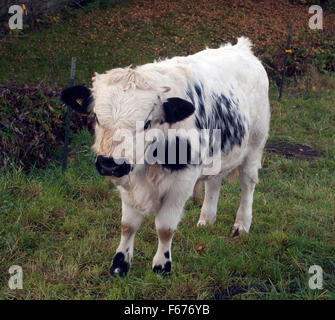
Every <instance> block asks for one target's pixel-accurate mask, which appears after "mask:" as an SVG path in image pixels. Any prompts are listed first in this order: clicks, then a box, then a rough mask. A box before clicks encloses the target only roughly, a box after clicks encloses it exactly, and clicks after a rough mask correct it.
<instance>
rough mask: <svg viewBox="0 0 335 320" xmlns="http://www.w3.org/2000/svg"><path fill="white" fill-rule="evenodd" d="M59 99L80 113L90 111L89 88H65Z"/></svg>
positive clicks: (90, 96) (90, 98)
mask: <svg viewBox="0 0 335 320" xmlns="http://www.w3.org/2000/svg"><path fill="white" fill-rule="evenodd" d="M60 98H61V100H62V101H63V102H64V103H65V104H66V105H68V106H70V107H71V108H72V109H74V110H76V111H77V112H79V113H82V114H89V113H90V110H89V109H90V104H91V102H92V95H91V90H90V89H88V88H86V87H84V86H74V87H70V88H66V89H64V90H63V91H62V93H61V97H60Z"/></svg>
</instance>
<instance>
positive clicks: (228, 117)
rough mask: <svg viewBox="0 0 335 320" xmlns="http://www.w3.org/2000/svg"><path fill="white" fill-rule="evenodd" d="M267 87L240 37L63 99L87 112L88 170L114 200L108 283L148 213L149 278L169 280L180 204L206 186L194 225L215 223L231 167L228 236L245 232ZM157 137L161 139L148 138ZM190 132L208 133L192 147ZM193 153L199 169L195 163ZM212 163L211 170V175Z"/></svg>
mask: <svg viewBox="0 0 335 320" xmlns="http://www.w3.org/2000/svg"><path fill="white" fill-rule="evenodd" d="M268 89H269V82H268V77H267V74H266V72H265V70H264V68H263V66H262V64H261V62H260V61H259V60H258V59H257V58H256V57H255V56H254V55H253V53H252V51H251V43H250V41H249V40H248V39H246V38H239V39H238V42H237V44H236V45H231V44H227V45H223V46H221V47H220V48H218V49H206V50H203V51H201V52H198V53H196V54H194V55H190V56H187V57H174V58H172V59H166V60H163V61H158V62H154V63H149V64H145V65H142V66H138V67H136V68H130V67H127V68H117V69H113V70H110V71H108V72H106V73H105V74H96V75H95V76H94V78H93V88H92V89H88V88H86V87H84V86H75V87H71V88H67V89H65V90H64V91H63V92H62V97H61V98H62V101H64V102H65V103H66V104H68V105H69V106H71V107H72V108H74V109H75V110H77V111H79V112H81V113H83V112H86V113H93V114H94V115H95V117H96V125H95V143H94V145H93V150H94V152H95V153H96V155H97V159H96V168H97V170H98V172H99V173H100V174H101V175H104V176H108V177H109V178H110V179H111V180H112V181H113V183H114V184H115V185H116V187H117V189H118V191H119V192H120V195H121V200H122V228H121V241H120V244H119V246H118V248H117V250H116V255H115V257H114V260H113V264H112V267H111V270H110V272H111V274H112V275H113V276H114V275H120V276H124V275H126V273H127V272H128V270H129V266H130V264H131V262H132V257H133V248H134V237H135V233H136V231H137V230H138V229H139V227H140V225H141V223H142V220H143V217H144V216H145V215H149V214H155V216H156V218H155V224H156V230H157V234H158V250H157V252H156V254H155V256H154V259H153V263H152V267H153V271H154V272H162V273H163V274H167V273H169V272H170V271H171V266H172V265H171V262H172V255H171V242H172V238H173V234H174V232H175V231H176V229H177V226H178V224H179V222H180V220H181V218H182V216H183V210H184V205H185V202H186V201H187V200H188V199H189V198H190V197H191V196H192V194H193V191H194V189H198V190H199V184H200V183H201V182H202V181H204V184H205V197H204V202H203V205H202V208H201V214H200V218H199V222H198V225H200V226H202V225H206V224H212V223H214V222H215V220H216V212H217V203H218V199H219V194H220V187H221V182H222V178H223V177H225V176H226V175H228V174H230V173H232V172H233V171H234V170H238V171H239V174H240V184H241V190H242V195H241V202H240V206H239V208H238V211H237V215H236V220H235V223H234V225H233V229H232V234H233V235H235V236H236V235H238V234H239V233H240V232H249V229H250V225H251V220H252V202H253V194H254V189H255V185H256V184H257V182H258V169H259V168H260V167H261V157H262V152H263V148H264V145H265V142H266V139H267V137H268V131H269V121H270V106H269V98H268ZM153 129H155V130H153ZM173 129H175V130H173ZM181 129H182V130H183V131H182V130H181ZM157 130H160V132H162V133H163V134H162V136H159V135H158V136H157V135H155V134H156V133H157ZM189 131H192V132H193V134H194V131H195V132H198V133H200V132H203V131H204V132H205V133H206V135H204V136H201V135H199V138H198V139H195V140H197V141H198V142H199V143H198V144H196V143H195V144H194V143H192V141H191V140H192V137H190V136H187V133H188V132H189ZM171 132H172V134H170V133H171ZM178 132H182V133H180V134H179V133H178ZM185 132H186V133H185ZM218 132H219V133H218ZM149 136H150V137H151V139H150V137H149ZM153 136H155V139H152V137H153ZM159 137H160V138H159ZM162 137H163V140H162ZM167 137H168V138H167ZM164 138H167V139H165V140H164ZM140 141H143V143H142V144H141V143H140ZM180 146H182V148H180V149H179V147H180ZM173 147H176V148H175V149H174V148H173ZM173 150H175V151H173ZM176 150H177V151H176ZM178 150H179V151H178ZM163 151H164V152H165V153H164V152H163ZM183 151H185V152H184V161H181V160H180V159H179V156H180V154H181V153H183ZM204 151H205V152H204ZM162 152H163V156H162ZM169 154H170V155H173V156H176V158H177V159H176V161H170V158H169V157H170V156H169ZM204 154H205V156H204ZM196 155H200V156H199V159H200V160H199V161H198V162H197V161H195V162H194V161H193V160H194V157H195V156H196ZM185 157H186V160H185ZM148 159H151V160H152V159H154V160H155V161H149V160H148ZM208 159H212V162H211V163H209V162H208V161H207V160H208ZM218 164H219V167H218ZM213 165H215V168H216V169H215V170H214V171H213V170H212V171H211V170H209V169H210V168H211V167H213Z"/></svg>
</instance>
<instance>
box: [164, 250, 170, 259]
mask: <svg viewBox="0 0 335 320" xmlns="http://www.w3.org/2000/svg"><path fill="white" fill-rule="evenodd" d="M164 257H165V258H166V259H170V252H169V251H166V252H165V253H164Z"/></svg>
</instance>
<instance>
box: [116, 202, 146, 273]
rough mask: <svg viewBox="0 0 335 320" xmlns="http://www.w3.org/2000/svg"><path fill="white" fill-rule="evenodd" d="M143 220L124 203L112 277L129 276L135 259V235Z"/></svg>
mask: <svg viewBox="0 0 335 320" xmlns="http://www.w3.org/2000/svg"><path fill="white" fill-rule="evenodd" d="M142 219H143V216H142V215H141V214H140V213H138V212H136V211H135V210H134V209H133V208H131V207H130V206H128V205H126V204H125V203H122V220H121V223H122V225H121V241H120V244H119V246H118V248H117V249H116V254H115V256H114V259H113V264H112V267H111V269H110V274H111V275H112V276H117V275H119V276H120V277H124V276H125V275H126V274H127V272H128V270H129V267H130V264H131V262H132V259H133V251H134V238H135V234H136V231H137V230H138V228H139V227H140V225H141V223H142Z"/></svg>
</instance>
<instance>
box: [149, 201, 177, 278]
mask: <svg viewBox="0 0 335 320" xmlns="http://www.w3.org/2000/svg"><path fill="white" fill-rule="evenodd" d="M182 212H183V208H182V207H181V208H177V207H175V208H170V209H169V211H160V212H159V213H158V215H157V216H156V220H155V223H156V231H157V235H158V248H157V252H156V254H155V256H154V259H153V261H152V270H153V272H155V273H162V274H163V275H168V274H170V272H171V268H172V255H171V244H172V238H173V235H174V232H175V231H176V229H177V226H178V223H179V221H180V219H181V216H182Z"/></svg>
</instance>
